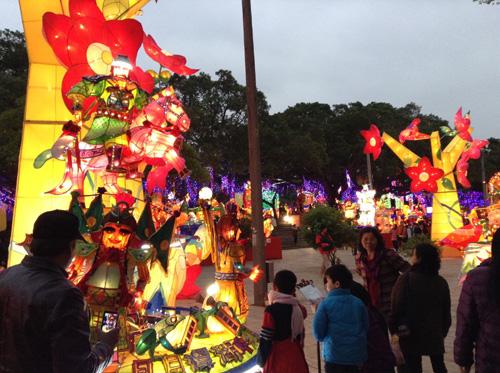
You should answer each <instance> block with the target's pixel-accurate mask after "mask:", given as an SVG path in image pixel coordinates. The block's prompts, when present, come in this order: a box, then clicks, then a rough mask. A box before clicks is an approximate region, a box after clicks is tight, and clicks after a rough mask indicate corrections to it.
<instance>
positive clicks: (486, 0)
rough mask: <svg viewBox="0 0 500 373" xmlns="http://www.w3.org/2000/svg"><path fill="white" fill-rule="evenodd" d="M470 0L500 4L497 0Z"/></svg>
mask: <svg viewBox="0 0 500 373" xmlns="http://www.w3.org/2000/svg"><path fill="white" fill-rule="evenodd" d="M472 1H474V2H476V3H479V4H488V5H493V4H500V1H499V0H472Z"/></svg>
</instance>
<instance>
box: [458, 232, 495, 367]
mask: <svg viewBox="0 0 500 373" xmlns="http://www.w3.org/2000/svg"><path fill="white" fill-rule="evenodd" d="M491 254H492V257H491V259H490V260H487V261H485V262H483V263H482V264H481V265H480V266H479V267H477V268H475V269H473V270H472V271H470V272H469V273H468V274H467V278H466V280H465V282H464V285H463V288H462V293H461V294H460V299H459V301H458V309H457V330H456V335H455V351H454V355H455V362H456V363H457V364H458V365H459V366H460V368H461V372H470V369H471V366H472V364H474V352H475V360H476V363H475V368H476V373H497V372H500V229H498V230H497V231H496V232H495V235H494V237H493V242H492V243H491Z"/></svg>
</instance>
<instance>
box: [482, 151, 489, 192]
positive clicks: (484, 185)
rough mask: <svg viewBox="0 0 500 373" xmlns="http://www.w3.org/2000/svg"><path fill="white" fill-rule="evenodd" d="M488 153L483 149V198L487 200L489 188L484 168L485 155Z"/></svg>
mask: <svg viewBox="0 0 500 373" xmlns="http://www.w3.org/2000/svg"><path fill="white" fill-rule="evenodd" d="M485 155H486V152H485V151H484V149H481V178H482V183H483V199H484V200H485V201H487V200H488V188H487V186H486V170H485V169H484V156H485Z"/></svg>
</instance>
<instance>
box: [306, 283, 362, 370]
mask: <svg viewBox="0 0 500 373" xmlns="http://www.w3.org/2000/svg"><path fill="white" fill-rule="evenodd" d="M367 331H368V313H367V311H366V308H365V306H364V304H363V302H361V300H359V299H358V298H356V297H355V296H353V295H351V291H350V290H348V289H335V290H332V291H331V292H330V293H328V295H327V297H326V298H325V299H324V300H323V301H322V302H321V303H320V305H319V306H318V310H317V311H316V315H315V316H314V320H313V333H314V337H315V338H316V339H317V340H318V341H320V342H324V345H323V358H324V359H325V361H326V362H329V363H335V364H341V365H361V364H363V363H364V362H365V361H366V359H367V357H368V356H367V340H366V335H367Z"/></svg>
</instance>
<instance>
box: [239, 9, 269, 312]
mask: <svg viewBox="0 0 500 373" xmlns="http://www.w3.org/2000/svg"><path fill="white" fill-rule="evenodd" d="M242 8H243V37H244V40H245V71H246V83H247V106H248V152H249V156H248V160H249V168H250V182H251V184H252V252H253V262H254V265H257V264H258V265H259V266H260V268H261V269H262V270H265V266H266V263H265V256H264V222H263V218H262V181H261V171H260V141H259V123H258V118H257V84H256V79H255V57H254V48H253V31H252V8H251V5H250V0H242ZM266 282H267V281H265V280H261V281H258V282H257V283H255V284H254V293H253V299H254V304H255V305H257V306H264V305H265V303H264V300H265V298H266V292H267V283H266Z"/></svg>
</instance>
